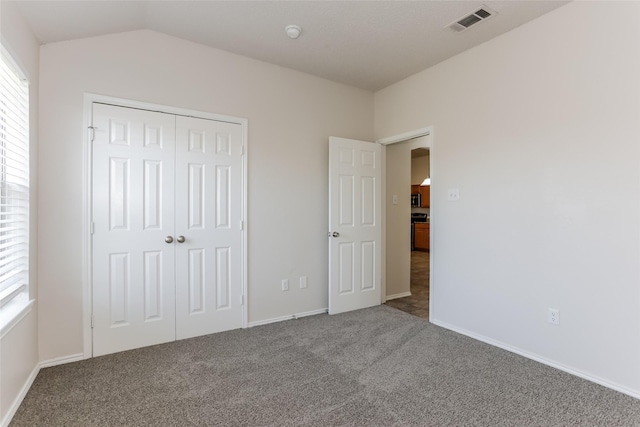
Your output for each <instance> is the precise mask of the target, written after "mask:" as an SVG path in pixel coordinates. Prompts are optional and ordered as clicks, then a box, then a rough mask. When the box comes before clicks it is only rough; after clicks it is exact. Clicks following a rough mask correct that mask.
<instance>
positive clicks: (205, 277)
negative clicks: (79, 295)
mask: <svg viewBox="0 0 640 427" xmlns="http://www.w3.org/2000/svg"><path fill="white" fill-rule="evenodd" d="M92 120H93V122H92V123H93V125H92V126H93V128H94V135H95V136H94V141H93V152H92V155H93V163H92V176H93V180H92V211H93V218H92V222H93V229H94V231H93V238H92V248H93V260H92V263H93V264H92V265H93V276H92V286H93V287H92V289H93V308H92V310H93V312H92V314H93V322H92V323H93V355H94V356H99V355H103V354H108V353H114V352H117V351H123V350H129V349H132V348H138V347H144V346H148V345H154V344H159V343H163V342H167V341H173V340H175V339H182V338H189V337H194V336H198V335H205V334H210V333H214V332H219V331H224V330H230V329H237V328H240V327H242V323H243V315H244V311H243V305H242V303H243V295H242V294H243V288H244V286H243V284H244V278H243V271H244V269H243V256H244V255H243V253H244V252H243V234H242V233H243V227H242V222H241V221H242V219H243V211H242V209H243V198H244V197H243V193H244V182H243V177H244V172H243V155H244V154H243V135H242V132H243V131H242V126H241V125H239V124H234V123H227V122H220V121H214V120H206V119H197V118H192V117H184V116H176V115H173V114H165V113H160V112H152V111H147V110H140V109H135V108H126V107H117V106H110V105H104V104H98V103H94V104H93V118H92Z"/></svg>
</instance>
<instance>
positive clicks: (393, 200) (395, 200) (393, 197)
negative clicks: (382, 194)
mask: <svg viewBox="0 0 640 427" xmlns="http://www.w3.org/2000/svg"><path fill="white" fill-rule="evenodd" d="M391 203H392V204H394V205H397V204H398V195H397V194H394V195H393V196H391Z"/></svg>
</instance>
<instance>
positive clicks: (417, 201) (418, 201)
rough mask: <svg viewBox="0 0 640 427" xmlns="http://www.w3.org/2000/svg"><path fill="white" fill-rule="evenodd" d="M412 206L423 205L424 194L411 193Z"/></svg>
mask: <svg viewBox="0 0 640 427" xmlns="http://www.w3.org/2000/svg"><path fill="white" fill-rule="evenodd" d="M411 207H412V208H419V207H422V195H421V194H420V193H418V194H412V195H411Z"/></svg>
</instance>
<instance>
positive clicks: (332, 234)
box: [331, 231, 340, 237]
mask: <svg viewBox="0 0 640 427" xmlns="http://www.w3.org/2000/svg"><path fill="white" fill-rule="evenodd" d="M331 236H332V237H340V233H338V232H337V231H334V232H333V233H331Z"/></svg>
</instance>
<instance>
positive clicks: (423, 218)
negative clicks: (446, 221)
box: [411, 212, 429, 251]
mask: <svg viewBox="0 0 640 427" xmlns="http://www.w3.org/2000/svg"><path fill="white" fill-rule="evenodd" d="M416 222H429V214H426V213H418V212H416V213H412V214H411V250H412V251H413V250H415V248H416V227H415V225H414V224H415V223H416Z"/></svg>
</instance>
